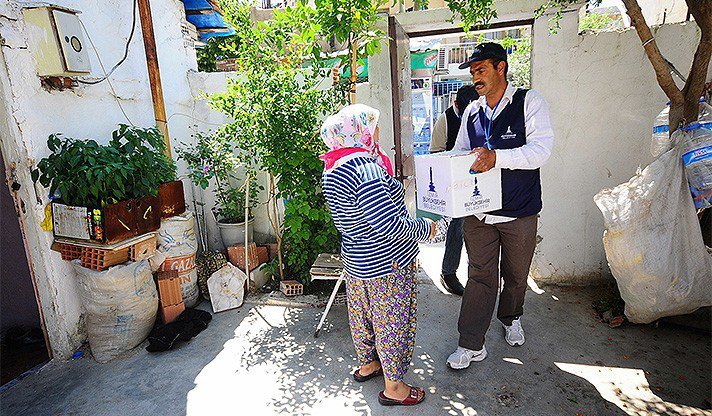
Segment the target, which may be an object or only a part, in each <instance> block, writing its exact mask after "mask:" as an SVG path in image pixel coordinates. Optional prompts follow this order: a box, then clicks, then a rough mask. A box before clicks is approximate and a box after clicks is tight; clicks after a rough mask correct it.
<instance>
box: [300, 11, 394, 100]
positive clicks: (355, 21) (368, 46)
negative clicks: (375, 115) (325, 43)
mask: <svg viewBox="0 0 712 416" xmlns="http://www.w3.org/2000/svg"><path fill="white" fill-rule="evenodd" d="M314 4H315V6H316V18H317V20H318V22H319V24H320V32H321V34H322V35H324V36H325V37H326V38H331V37H333V38H334V39H335V40H336V41H337V42H339V43H341V44H343V43H346V44H347V46H348V51H349V53H348V62H349V67H350V68H351V77H350V88H349V102H350V103H352V104H353V103H354V102H356V77H357V75H356V66H357V65H356V64H357V62H358V59H359V58H364V57H369V56H372V55H375V54H377V53H378V52H380V50H381V41H382V40H383V39H385V35H386V34H385V32H383V31H382V30H380V29H378V28H377V27H376V23H377V21H378V19H379V16H378V10H379V9H380V8H381V7H382V6H383V5H384V4H386V1H384V0H315V2H314Z"/></svg>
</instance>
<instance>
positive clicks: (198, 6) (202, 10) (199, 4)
mask: <svg viewBox="0 0 712 416" xmlns="http://www.w3.org/2000/svg"><path fill="white" fill-rule="evenodd" d="M181 1H183V6H184V7H185V17H186V19H187V20H188V22H190V23H191V24H192V25H194V26H195V28H196V29H197V30H198V33H200V40H201V41H203V42H206V41H207V40H208V39H210V38H214V37H222V36H231V35H234V34H235V29H234V28H233V27H232V26H230V25H229V24H228V23H227V22H225V20H224V19H223V17H222V16H221V15H220V13H218V12H217V11H216V10H215V9H214V8H213V6H212V5H211V4H210V2H208V1H207V0H181Z"/></svg>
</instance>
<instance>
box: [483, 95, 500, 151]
mask: <svg viewBox="0 0 712 416" xmlns="http://www.w3.org/2000/svg"><path fill="white" fill-rule="evenodd" d="M502 98H504V96H502ZM502 98H500V99H499V101H497V104H496V105H495V106H494V109H492V117H487V111H486V110H485V111H483V113H484V115H485V119H486V120H487V122H486V124H485V147H486V148H487V149H489V150H492V145H491V144H490V137H492V122H493V120H494V113H496V112H497V107H499V103H501V102H502ZM485 105H486V103H485Z"/></svg>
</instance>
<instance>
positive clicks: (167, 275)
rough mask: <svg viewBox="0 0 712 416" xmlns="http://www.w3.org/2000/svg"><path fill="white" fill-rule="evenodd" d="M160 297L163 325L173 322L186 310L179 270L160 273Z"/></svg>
mask: <svg viewBox="0 0 712 416" xmlns="http://www.w3.org/2000/svg"><path fill="white" fill-rule="evenodd" d="M158 296H159V298H160V300H161V318H162V319H163V323H164V324H167V323H170V322H173V321H175V320H176V318H178V316H180V314H181V313H183V311H184V310H185V304H184V303H183V296H182V295H181V292H180V276H179V274H178V271H177V270H166V271H162V272H158Z"/></svg>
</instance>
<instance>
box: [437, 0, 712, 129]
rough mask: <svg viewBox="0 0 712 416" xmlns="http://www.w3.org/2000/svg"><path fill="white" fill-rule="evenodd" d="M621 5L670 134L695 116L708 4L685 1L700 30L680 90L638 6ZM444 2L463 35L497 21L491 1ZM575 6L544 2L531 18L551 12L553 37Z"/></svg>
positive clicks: (705, 62) (706, 50)
mask: <svg viewBox="0 0 712 416" xmlns="http://www.w3.org/2000/svg"><path fill="white" fill-rule="evenodd" d="M622 1H623V4H624V5H625V8H626V10H627V14H628V16H629V17H630V19H631V22H632V25H633V27H635V30H636V32H637V33H638V37H639V38H640V41H641V42H642V43H643V45H644V49H645V53H646V55H647V56H648V60H649V61H650V63H651V64H652V66H653V69H654V70H655V75H656V77H657V81H658V85H660V88H661V89H662V90H663V92H665V95H667V97H668V98H669V99H670V122H669V125H670V134H672V133H673V132H674V131H675V130H677V129H678V128H680V127H681V126H683V125H685V124H688V123H691V122H694V121H695V120H697V116H698V112H699V105H698V100H699V98H700V96H702V94H703V92H704V88H705V80H706V79H707V69H708V67H709V64H710V57H711V55H712V1H710V0H686V1H685V2H686V3H687V9H688V10H689V13H690V14H691V15H692V17H694V19H695V20H694V21H695V23H696V24H697V26H698V27H699V28H700V31H701V37H700V41H699V43H698V44H697V50H696V51H695V55H694V57H693V60H692V67H691V68H690V72H689V74H688V76H687V78H686V80H685V86H684V87H683V88H678V87H677V85H676V84H675V81H674V80H673V78H672V74H671V67H670V63H669V61H668V60H666V59H665V58H664V57H663V55H662V53H661V52H660V49H659V48H658V45H657V43H656V42H655V37H654V36H653V34H652V33H651V31H650V26H648V24H647V22H646V21H645V18H644V17H643V13H642V11H641V10H640V5H639V4H638V2H637V1H636V0H622ZM446 2H447V4H448V7H449V8H450V10H451V11H452V12H453V15H454V16H459V17H461V18H462V26H463V28H464V29H465V30H466V31H467V30H469V29H470V28H472V27H474V26H478V25H486V24H487V23H489V22H490V21H491V20H492V19H494V18H496V17H497V11H496V10H495V9H494V0H446ZM578 3H579V1H578V0H547V1H546V2H545V3H544V4H542V5H541V6H540V7H539V8H538V9H537V10H536V11H535V13H534V16H535V18H540V17H542V16H543V15H544V14H546V13H547V12H549V11H550V10H553V11H554V14H553V16H552V17H551V18H550V19H549V24H550V26H549V27H550V30H551V31H552V32H554V33H556V30H557V29H558V28H559V21H560V20H561V17H562V16H563V12H564V11H565V10H566V9H567V8H568V7H571V6H572V5H576V4H578ZM591 3H592V5H594V6H595V5H599V4H600V3H601V0H594V1H592V2H591Z"/></svg>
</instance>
